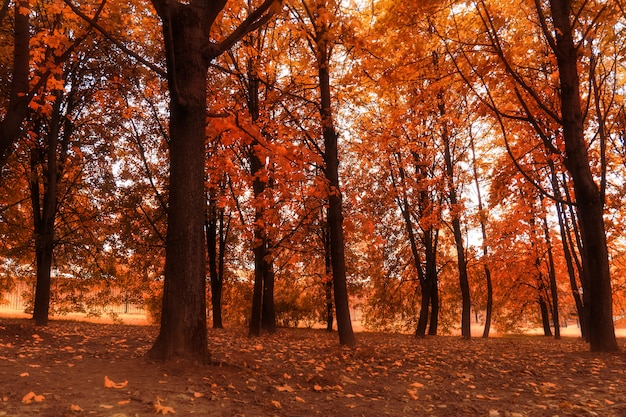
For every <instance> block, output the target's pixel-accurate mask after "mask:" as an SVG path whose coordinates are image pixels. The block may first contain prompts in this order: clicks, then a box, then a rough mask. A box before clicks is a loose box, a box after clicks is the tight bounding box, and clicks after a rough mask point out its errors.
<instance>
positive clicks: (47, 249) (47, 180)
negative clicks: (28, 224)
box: [31, 95, 71, 326]
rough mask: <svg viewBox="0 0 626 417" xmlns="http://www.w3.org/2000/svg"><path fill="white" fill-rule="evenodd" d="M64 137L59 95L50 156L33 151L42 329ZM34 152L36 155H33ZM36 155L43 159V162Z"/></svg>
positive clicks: (49, 139)
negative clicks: (39, 168)
mask: <svg viewBox="0 0 626 417" xmlns="http://www.w3.org/2000/svg"><path fill="white" fill-rule="evenodd" d="M60 134H61V97H60V95H57V97H56V101H55V103H54V106H53V110H52V115H51V117H50V120H49V130H48V132H47V135H46V137H47V155H46V156H45V158H43V155H42V154H43V152H42V153H41V154H39V150H38V149H35V150H33V151H31V176H32V177H31V181H33V180H34V182H31V199H32V203H33V219H34V222H35V257H36V262H37V284H36V287H35V305H34V309H33V319H34V320H35V323H36V324H37V325H39V326H45V325H47V324H48V316H49V312H50V284H51V279H50V277H51V270H52V260H53V253H54V245H55V242H54V234H55V233H54V232H55V219H56V215H57V208H58V205H57V189H58V180H59V177H60V173H59V163H58V162H59V161H58V159H57V151H58V145H59V135H60ZM70 135H71V131H70V130H69V128H68V130H66V131H65V137H64V140H63V142H62V146H67V145H66V144H67V142H68V141H69V136H70ZM33 152H34V154H33ZM35 155H38V156H41V157H42V159H43V160H38V159H39V158H38V157H37V156H35ZM38 165H40V166H41V171H42V172H41V174H42V176H43V205H42V206H41V207H40V203H39V199H40V192H41V190H40V185H39V181H38V180H37V179H36V178H38V168H37V166H38Z"/></svg>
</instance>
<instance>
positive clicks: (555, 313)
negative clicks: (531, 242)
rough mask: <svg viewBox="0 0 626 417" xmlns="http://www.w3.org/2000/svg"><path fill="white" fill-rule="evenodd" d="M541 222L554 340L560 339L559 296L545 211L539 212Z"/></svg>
mask: <svg viewBox="0 0 626 417" xmlns="http://www.w3.org/2000/svg"><path fill="white" fill-rule="evenodd" d="M541 217H542V220H543V233H544V237H545V240H546V246H547V253H548V277H549V278H550V300H552V302H551V303H550V306H551V307H552V308H551V312H552V322H553V323H554V338H555V339H560V338H561V322H560V318H559V294H558V289H557V285H556V270H555V266H554V256H553V254H552V240H551V239H550V229H549V228H548V218H547V217H546V213H545V211H543V209H542V212H541Z"/></svg>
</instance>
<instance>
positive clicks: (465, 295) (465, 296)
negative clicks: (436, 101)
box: [442, 111, 472, 339]
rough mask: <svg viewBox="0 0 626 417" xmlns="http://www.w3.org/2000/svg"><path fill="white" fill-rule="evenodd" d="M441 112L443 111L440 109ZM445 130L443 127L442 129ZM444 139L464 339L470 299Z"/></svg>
mask: <svg viewBox="0 0 626 417" xmlns="http://www.w3.org/2000/svg"><path fill="white" fill-rule="evenodd" d="M442 112H443V111H442ZM444 130H445V129H444ZM443 141H444V159H445V164H446V176H447V180H448V188H449V190H448V192H449V199H450V207H451V210H450V211H451V212H452V232H453V234H454V243H455V245H456V254H457V263H458V269H459V285H460V288H461V298H462V303H463V305H462V314H461V335H462V336H463V338H465V339H470V338H471V337H472V333H471V318H472V317H471V299H470V289H469V280H468V277H467V262H466V260H465V244H464V242H463V232H462V230H461V219H460V214H459V212H458V210H457V205H458V203H459V202H458V198H457V195H456V188H455V183H454V166H453V164H452V154H451V152H450V140H449V138H448V137H447V133H446V132H445V131H444V133H443Z"/></svg>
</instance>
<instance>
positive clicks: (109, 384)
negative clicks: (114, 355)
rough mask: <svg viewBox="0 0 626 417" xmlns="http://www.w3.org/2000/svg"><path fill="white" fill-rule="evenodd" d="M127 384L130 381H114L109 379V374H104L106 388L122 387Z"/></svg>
mask: <svg viewBox="0 0 626 417" xmlns="http://www.w3.org/2000/svg"><path fill="white" fill-rule="evenodd" d="M126 385H128V381H124V382H113V381H112V380H111V379H109V377H108V376H106V375H105V376H104V387H105V388H113V389H120V388H125V387H126Z"/></svg>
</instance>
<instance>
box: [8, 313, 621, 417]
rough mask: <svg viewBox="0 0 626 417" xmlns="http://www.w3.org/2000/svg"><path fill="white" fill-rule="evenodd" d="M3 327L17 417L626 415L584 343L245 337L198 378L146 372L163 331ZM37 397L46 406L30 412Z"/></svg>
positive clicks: (242, 333)
mask: <svg viewBox="0 0 626 417" xmlns="http://www.w3.org/2000/svg"><path fill="white" fill-rule="evenodd" d="M0 325H2V328H3V330H2V331H0V357H2V360H1V361H0V398H1V399H2V401H1V402H0V412H2V413H6V414H5V415H17V416H20V415H32V414H34V413H39V414H42V415H49V416H57V415H58V416H62V415H73V414H72V413H74V414H75V413H77V412H78V411H77V408H76V407H77V406H76V404H80V409H81V410H83V411H81V412H80V413H83V414H89V415H95V416H106V417H110V416H112V415H116V414H117V415H126V416H132V415H147V414H154V413H155V412H156V413H160V414H173V413H174V412H175V413H176V414H178V415H187V414H190V413H191V412H193V413H195V414H201V415H245V416H264V415H276V416H299V415H319V416H331V415H337V414H345V415H359V416H380V415H412V414H415V415H419V414H422V415H429V416H434V417H437V416H450V415H454V416H489V417H496V416H502V417H504V416H510V417H512V416H515V417H530V416H553V415H559V416H579V415H599V416H609V417H610V416H623V415H626V381H625V379H624V373H625V372H626V357H625V356H624V354H622V353H619V354H593V353H589V352H588V351H587V350H588V346H587V345H586V344H585V343H584V342H582V341H581V340H579V339H576V338H569V339H566V338H564V339H562V340H558V341H557V340H553V339H549V338H543V337H524V338H518V337H503V338H492V339H487V340H484V339H473V340H469V341H468V340H463V339H460V338H457V337H447V336H443V337H441V336H440V337H431V338H426V339H416V338H415V337H413V336H412V335H402V334H385V333H359V334H357V338H358V343H359V344H358V347H357V348H356V349H349V348H345V347H342V346H340V345H339V344H338V341H337V334H336V333H328V332H326V331H323V330H309V329H279V330H278V331H277V333H276V334H274V335H264V336H262V337H260V338H249V337H247V331H246V330H245V329H242V328H234V329H226V330H214V329H210V330H209V343H210V346H209V349H210V351H211V353H212V362H213V365H207V366H194V365H191V364H189V363H185V362H171V363H165V364H163V363H155V362H150V361H148V360H147V359H145V358H144V354H145V353H146V351H147V350H148V349H149V348H150V346H151V345H150V343H151V341H152V340H154V337H156V334H157V330H158V329H157V328H156V327H153V326H124V325H119V324H115V325H103V324H92V323H75V322H63V321H53V322H52V323H51V324H50V325H49V326H47V327H43V328H35V327H34V326H33V325H32V323H31V322H30V321H27V320H17V319H2V318H0ZM33 335H37V336H36V337H34V336H33ZM620 344H621V345H622V346H623V344H624V341H623V340H620ZM68 347H71V349H70V348H68ZM69 364H72V366H69ZM29 365H39V366H38V367H31V366H29ZM26 369H28V372H27V374H28V376H27V377H26V376H20V375H23V374H24V373H25V370H26ZM103 380H104V381H105V383H104V384H103V383H102V381H103ZM107 381H109V382H108V383H107ZM119 381H122V382H119ZM107 385H109V386H110V387H107ZM25 392H26V393H30V392H32V393H33V394H34V395H35V396H36V395H38V394H35V392H37V393H39V395H42V396H45V401H43V400H42V401H39V402H37V401H35V400H34V397H33V401H31V402H30V403H29V404H26V403H25V402H23V399H24V398H25V396H24V393H25ZM155 399H156V400H155Z"/></svg>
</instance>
